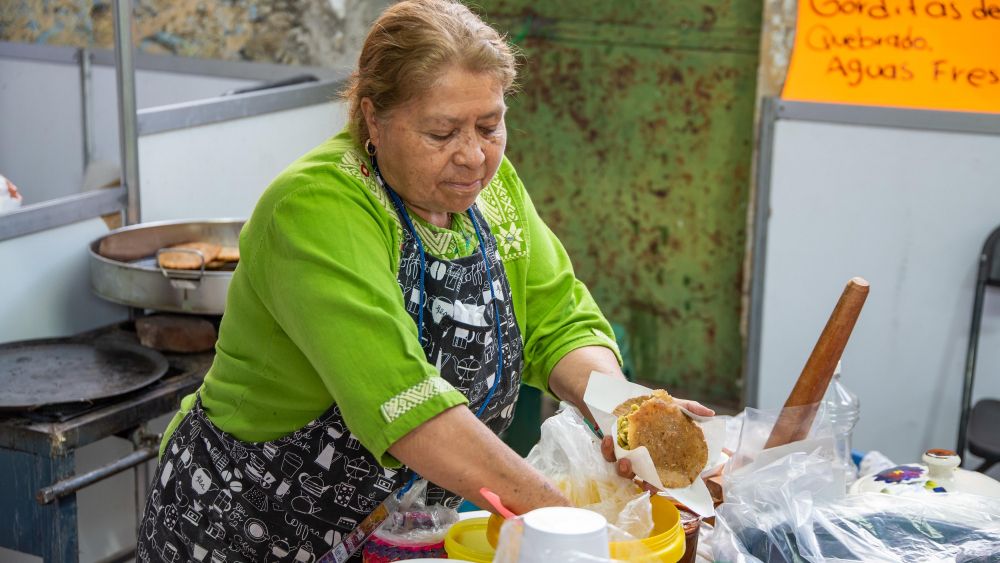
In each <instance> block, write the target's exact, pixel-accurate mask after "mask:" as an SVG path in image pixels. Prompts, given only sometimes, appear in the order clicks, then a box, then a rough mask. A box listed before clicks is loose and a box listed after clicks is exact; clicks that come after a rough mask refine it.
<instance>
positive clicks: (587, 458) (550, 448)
mask: <svg viewBox="0 0 1000 563" xmlns="http://www.w3.org/2000/svg"><path fill="white" fill-rule="evenodd" d="M527 460H528V463H529V464H530V465H531V466H532V467H534V468H535V469H537V470H538V471H539V472H541V473H542V475H545V476H547V477H548V478H550V479H552V480H553V481H554V482H555V484H556V486H558V487H559V490H561V491H562V492H563V494H564V495H566V496H567V497H568V498H569V500H570V502H571V503H572V504H573V506H576V507H577V508H586V509H587V510H592V511H594V512H597V513H598V514H600V515H602V516H604V517H605V518H606V519H607V521H608V535H609V536H610V538H611V541H626V540H632V539H635V538H645V537H647V536H649V533H650V532H651V531H652V529H653V514H652V509H651V507H650V504H649V493H646V492H644V491H642V490H641V489H639V487H637V486H636V485H635V484H634V483H632V482H631V481H629V480H628V479H625V478H623V477H621V476H619V475H618V473H617V471H616V470H615V464H613V463H609V462H607V461H606V460H605V459H604V456H602V455H601V444H600V440H599V439H598V438H597V436H596V435H595V434H594V432H593V430H591V429H590V426H589V425H587V423H586V421H585V420H584V418H583V415H581V414H580V411H578V410H577V409H576V408H575V407H573V406H572V405H569V404H568V403H562V404H561V405H560V410H559V412H558V413H556V415H555V416H552V417H550V418H549V419H548V420H546V421H545V422H543V423H542V431H541V439H540V440H539V442H538V444H536V445H535V447H534V448H532V450H531V452H529V453H528V457H527Z"/></svg>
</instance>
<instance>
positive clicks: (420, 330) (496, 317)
mask: <svg viewBox="0 0 1000 563" xmlns="http://www.w3.org/2000/svg"><path fill="white" fill-rule="evenodd" d="M370 156H371V161H372V169H373V170H374V171H375V176H376V177H377V178H378V180H379V182H380V183H381V184H382V186H383V187H385V190H386V192H388V193H389V197H390V198H391V199H392V203H393V205H394V206H395V207H396V211H397V212H398V213H399V215H400V216H401V217H402V218H403V221H405V222H406V227H407V229H408V230H409V232H410V235H411V236H413V240H414V241H416V243H417V251H418V253H419V254H420V282H419V283H420V296H419V306H420V308H419V310H418V313H417V338H418V339H422V338H423V335H424V300H425V298H426V292H425V290H424V276H425V274H426V272H427V256H426V253H425V252H424V243H423V241H422V240H420V235H419V234H418V233H417V229H416V228H414V226H413V221H412V220H411V219H410V214H409V213H408V212H407V211H406V206H405V205H404V204H403V200H402V199H401V198H400V197H399V194H397V193H396V190H394V189H392V187H391V186H390V185H389V184H388V183H387V182H386V181H385V179H384V178H383V177H382V172H381V171H380V170H379V167H378V161H377V160H376V159H375V156H374V155H370ZM466 214H468V216H469V219H470V220H471V221H472V227H473V228H474V229H475V230H476V240H477V241H479V254H480V255H481V256H482V257H483V265H484V266H485V267H486V282H487V283H488V284H489V286H490V301H492V303H493V329H494V332H495V333H496V336H497V368H496V377H495V378H494V381H493V385H491V386H490V390H489V391H488V392H487V393H486V399H485V400H484V401H483V404H482V405H480V406H479V409H477V410H476V418H479V417H481V416H482V414H483V413H484V412H485V411H486V407H487V406H488V405H489V404H490V401H491V400H492V399H493V395H494V393H495V392H496V390H497V387H499V385H500V377H501V375H502V374H503V334H502V332H501V330H500V305H499V303H498V302H497V296H496V290H495V288H494V287H493V273H492V271H491V270H490V260H489V257H488V256H487V255H486V242H485V241H484V240H483V234H482V231H481V230H480V228H479V221H477V220H476V216H475V214H474V213H473V212H472V208H469V209H468V210H466ZM418 477H419V475H417V472H416V471H414V472H413V475H412V476H411V477H410V480H409V481H408V482H407V483H406V485H404V486H403V488H402V489H400V491H399V493H398V496H400V497H401V496H403V494H405V493H406V492H407V491H409V490H410V488H411V487H413V484H414V483H415V482H416V481H417V479H418Z"/></svg>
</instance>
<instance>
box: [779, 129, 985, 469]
mask: <svg viewBox="0 0 1000 563" xmlns="http://www.w3.org/2000/svg"><path fill="white" fill-rule="evenodd" d="M998 156H1000V137H997V136H986V135H976V134H962V133H945V132H924V131H915V130H900V129H891V128H882V127H865V126H855V125H836V124H823V123H814V122H802V121H787V120H781V121H779V122H778V124H777V125H776V130H775V143H774V157H773V163H772V180H771V198H770V200H771V207H770V222H769V226H768V232H767V237H768V239H767V249H766V254H767V256H766V265H765V273H764V296H763V322H762V325H763V329H762V335H761V337H762V344H761V362H760V371H759V374H760V379H759V384H760V387H759V389H760V391H759V403H760V405H761V406H763V407H778V406H780V405H781V404H782V402H783V401H784V399H785V398H786V397H787V394H788V392H789V390H790V389H791V387H792V385H793V384H794V381H795V379H796V378H797V377H798V374H799V372H800V371H801V369H802V366H803V365H804V364H805V361H806V358H807V357H808V355H809V353H810V351H811V350H812V347H813V345H814V344H815V342H816V338H817V337H818V336H819V334H820V332H821V330H822V328H823V326H824V324H825V322H826V319H827V318H828V316H829V314H830V312H831V311H832V310H833V306H834V304H835V303H836V300H837V298H838V297H839V296H840V293H841V291H842V289H843V286H844V284H845V283H846V282H847V280H848V279H849V278H851V277H852V276H856V275H859V276H862V277H865V278H866V279H868V281H869V282H871V292H870V295H869V297H868V301H867V304H866V305H865V308H864V311H863V312H862V314H861V318H860V320H859V321H858V324H857V327H856V329H855V331H854V335H853V336H852V338H851V341H850V343H849V344H848V345H847V349H846V351H845V353H844V360H843V361H844V381H845V384H846V385H847V386H848V387H849V388H850V389H852V390H853V391H855V392H856V393H857V394H858V395H859V396H860V398H861V404H862V409H861V411H862V414H861V421H860V422H859V424H858V426H857V429H856V430H855V435H854V436H855V447H856V448H858V449H862V450H869V449H878V450H881V451H883V452H885V453H887V454H888V455H889V456H890V457H891V458H893V459H894V460H896V461H899V462H910V461H915V460H918V459H919V455H920V454H921V453H922V452H923V450H925V449H927V448H931V447H938V448H948V449H952V448H954V447H955V443H956V439H957V429H958V419H959V408H960V401H961V390H962V380H963V379H962V378H963V372H964V360H965V349H966V345H967V342H968V340H967V335H968V331H969V323H970V320H971V308H972V297H973V287H974V283H975V276H976V269H977V256H978V252H979V249H980V248H981V247H982V244H983V242H984V240H985V238H986V236H987V235H988V234H989V233H990V231H991V230H992V229H993V228H995V227H996V226H998V225H1000V184H998V178H1000V158H998ZM980 346H981V348H980V350H981V354H980V364H979V366H980V367H979V370H978V379H977V382H976V387H975V397H976V398H980V397H983V396H992V397H1000V292H992V295H988V299H987V308H986V313H985V319H984V323H983V330H982V340H981V344H980Z"/></svg>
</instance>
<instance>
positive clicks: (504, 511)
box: [479, 487, 517, 518]
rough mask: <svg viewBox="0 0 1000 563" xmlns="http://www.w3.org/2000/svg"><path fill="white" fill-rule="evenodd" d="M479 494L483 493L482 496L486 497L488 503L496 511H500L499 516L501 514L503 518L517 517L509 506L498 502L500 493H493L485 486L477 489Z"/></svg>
mask: <svg viewBox="0 0 1000 563" xmlns="http://www.w3.org/2000/svg"><path fill="white" fill-rule="evenodd" d="M479 494H481V495H483V498H484V499H486V502H488V503H490V506H492V507H493V508H494V509H496V511H497V512H499V513H500V516H503V517H504V518H517V514H514V513H513V512H511V511H510V509H509V508H507V507H506V506H504V505H503V503H502V502H500V495H498V494H496V493H494V492H493V491H491V490H489V489H487V488H486V487H483V488H482V489H479Z"/></svg>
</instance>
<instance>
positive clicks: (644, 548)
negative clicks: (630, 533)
mask: <svg viewBox="0 0 1000 563" xmlns="http://www.w3.org/2000/svg"><path fill="white" fill-rule="evenodd" d="M650 502H651V503H652V505H653V531H652V532H651V533H650V535H649V537H648V538H646V539H642V540H632V541H622V542H610V543H609V544H608V550H609V551H610V552H611V558H612V559H618V560H621V561H637V562H640V563H661V562H662V563H677V561H680V560H681V558H682V557H684V527H683V526H681V514H680V512H679V511H678V510H677V507H676V506H674V503H673V502H671V501H670V499H667V498H665V497H661V496H659V495H653V496H652V497H650ZM459 524H461V522H460V523H459ZM456 525H457V524H456ZM502 525H503V518H501V517H500V516H497V515H496V514H494V515H492V516H490V517H489V522H488V523H487V525H486V529H485V538H484V539H486V541H487V545H488V546H490V547H495V546H496V544H497V540H498V539H499V538H500V527H501V526H502ZM453 528H454V527H453ZM448 536H449V538H450V537H451V533H450V532H449V533H448ZM445 550H446V551H447V552H448V556H449V557H452V554H451V550H450V549H449V548H448V540H447V539H445ZM490 553H491V555H490V556H491V557H492V551H491V552H490ZM454 557H455V558H460V557H459V556H458V555H457V554H456V555H455V556H454ZM461 558H463V559H469V561H476V562H479V561H490V559H472V558H469V557H468V556H466V557H461Z"/></svg>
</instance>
